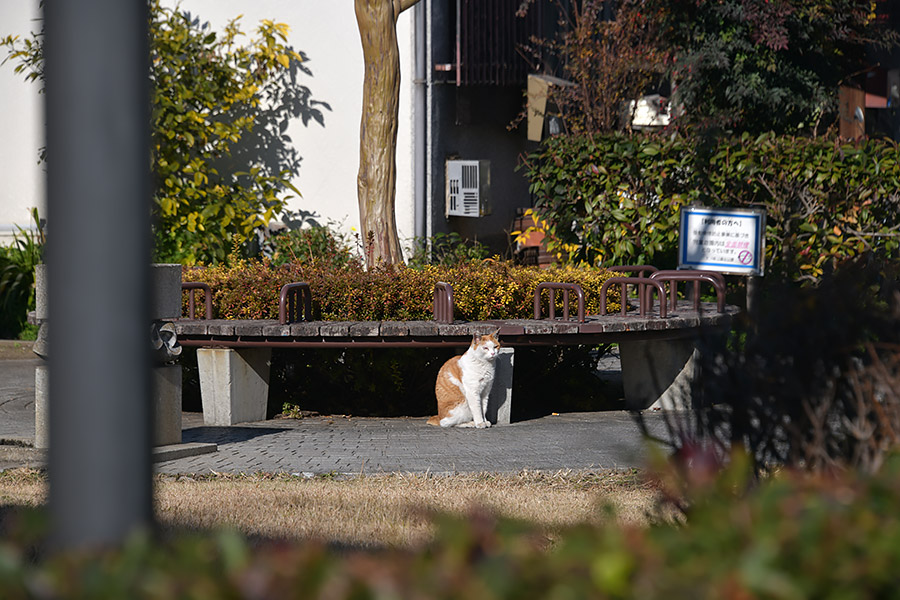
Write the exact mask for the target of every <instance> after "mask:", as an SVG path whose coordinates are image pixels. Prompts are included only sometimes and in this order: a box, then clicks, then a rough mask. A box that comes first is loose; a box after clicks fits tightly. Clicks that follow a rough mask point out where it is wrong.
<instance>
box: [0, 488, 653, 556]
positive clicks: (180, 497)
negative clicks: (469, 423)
mask: <svg viewBox="0 0 900 600" xmlns="http://www.w3.org/2000/svg"><path fill="white" fill-rule="evenodd" d="M46 487H47V482H46V478H45V477H44V476H43V475H42V474H41V473H39V472H36V471H27V470H18V471H10V472H7V473H2V474H0V506H2V505H30V506H34V505H39V504H41V503H42V502H44V499H45V494H46ZM656 500H657V494H656V491H655V490H654V489H653V488H652V486H650V485H648V484H646V483H644V482H643V480H642V479H641V477H640V476H639V475H638V474H636V473H634V472H620V471H601V472H596V471H592V472H584V471H560V472H557V473H540V472H523V473H520V474H518V475H492V474H479V475H455V476H427V475H409V474H406V475H404V474H394V475H377V476H364V477H353V478H337V479H335V478H328V477H316V478H312V479H303V478H298V477H289V476H285V475H268V474H256V475H247V476H245V475H240V476H228V475H216V476H209V477H183V476H182V477H168V476H160V477H158V478H157V479H156V515H157V520H158V521H159V523H160V524H161V525H162V526H163V527H165V528H172V529H185V528H186V529H209V528H215V527H231V528H236V529H238V530H240V531H242V532H244V533H245V534H248V535H251V536H260V537H265V538H284V539H320V540H324V541H326V542H329V543H336V544H346V545H352V546H384V545H387V546H397V547H415V546H418V545H420V544H422V543H424V542H427V541H428V540H429V539H431V537H432V536H433V531H434V530H433V525H432V522H431V518H430V515H431V513H433V512H449V513H455V514H465V513H467V512H469V511H470V510H472V509H474V508H484V509H487V510H489V511H490V512H492V513H494V514H497V515H500V516H503V517H510V518H514V519H519V520H524V521H529V522H532V523H534V524H535V525H537V526H538V527H539V528H540V529H541V530H543V531H545V532H546V534H547V535H548V536H549V537H550V538H553V537H554V533H555V532H556V531H558V530H559V529H560V528H563V527H565V526H568V525H574V524H577V523H601V522H604V521H607V520H609V519H610V518H614V519H616V520H617V521H619V522H621V523H632V524H645V523H647V522H648V521H649V517H648V515H649V514H650V513H651V511H652V510H653V508H654V506H655V503H656ZM609 507H611V508H612V509H613V513H612V514H614V515H615V516H613V517H611V516H610V514H611V513H610V511H609V510H607V508H609Z"/></svg>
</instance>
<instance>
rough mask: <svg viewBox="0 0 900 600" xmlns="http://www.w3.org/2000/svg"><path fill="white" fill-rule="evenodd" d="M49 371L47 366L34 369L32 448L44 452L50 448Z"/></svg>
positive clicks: (43, 365)
mask: <svg viewBox="0 0 900 600" xmlns="http://www.w3.org/2000/svg"><path fill="white" fill-rule="evenodd" d="M49 391H50V371H49V369H48V368H47V364H46V363H44V364H42V365H38V366H37V367H35V369H34V447H35V448H39V449H42V450H46V449H47V448H49V447H50V413H49V412H48V410H47V409H48V404H49V403H48V398H49V396H50V394H49Z"/></svg>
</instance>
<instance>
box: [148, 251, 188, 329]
mask: <svg viewBox="0 0 900 600" xmlns="http://www.w3.org/2000/svg"><path fill="white" fill-rule="evenodd" d="M150 268H151V280H150V281H151V291H152V293H151V296H150V298H151V300H152V304H151V305H150V319H151V320H153V321H158V320H160V319H177V318H179V317H180V316H181V265H177V264H176V265H171V264H154V265H151V266H150Z"/></svg>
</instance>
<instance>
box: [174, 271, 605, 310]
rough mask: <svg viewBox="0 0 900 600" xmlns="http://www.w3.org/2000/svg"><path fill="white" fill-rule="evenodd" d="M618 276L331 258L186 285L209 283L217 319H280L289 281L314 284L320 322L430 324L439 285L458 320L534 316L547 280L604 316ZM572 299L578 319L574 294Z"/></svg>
mask: <svg viewBox="0 0 900 600" xmlns="http://www.w3.org/2000/svg"><path fill="white" fill-rule="evenodd" d="M612 276H613V274H612V273H608V272H606V271H604V270H599V269H592V268H588V267H576V266H567V267H555V268H550V269H539V268H537V267H525V266H517V265H514V264H512V263H511V262H506V261H493V260H486V261H470V262H467V263H461V264H459V265H457V266H453V267H444V266H437V265H426V266H425V267H423V268H421V269H412V268H409V267H406V266H403V265H380V266H378V267H375V268H374V269H369V270H366V269H365V268H364V267H363V266H362V265H361V264H360V263H359V262H355V261H354V262H350V263H348V264H347V265H345V266H336V265H334V264H330V263H329V262H328V261H324V260H315V261H312V262H309V263H285V264H283V265H280V266H275V265H273V264H272V263H271V262H269V261H267V260H262V261H259V260H253V259H251V260H235V261H234V264H230V265H214V266H210V267H205V268H199V267H197V268H189V269H185V271H184V273H183V279H184V281H204V282H206V283H208V284H209V285H210V286H211V288H212V291H213V305H214V308H213V310H214V313H215V315H216V318H220V319H275V318H277V317H278V296H279V293H280V291H281V288H282V287H283V286H284V285H285V284H286V283H291V282H296V281H305V282H307V283H309V284H310V288H311V291H312V301H313V313H314V315H315V316H316V318H320V319H324V320H332V321H382V320H400V321H407V320H411V321H414V320H431V319H432V318H433V316H434V315H433V302H434V284H435V282H437V281H446V282H448V283H450V284H451V285H452V286H453V298H454V312H455V316H456V318H457V319H463V320H467V321H481V320H488V319H521V318H531V317H532V316H533V315H534V290H535V288H536V287H537V284H538V283H540V282H544V281H558V282H564V283H577V284H579V285H581V286H582V288H583V289H584V293H585V310H586V312H587V313H588V314H599V312H600V303H599V302H600V288H601V287H602V286H603V282H605V281H606V280H607V279H608V278H610V277H612ZM545 298H546V294H545ZM184 301H185V303H186V302H187V296H185V298H184ZM570 301H571V302H572V306H571V307H570V310H571V311H572V312H573V313H574V311H575V305H574V295H573V298H572V299H571V300H570ZM185 307H186V304H185ZM186 310H187V309H186V308H185V313H184V314H187V313H186ZM561 310H562V295H561V294H557V311H561ZM607 310H608V311H609V312H615V311H617V310H619V304H618V290H616V289H610V290H609V294H608V297H607ZM201 314H202V312H201Z"/></svg>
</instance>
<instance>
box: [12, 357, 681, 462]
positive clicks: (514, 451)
mask: <svg viewBox="0 0 900 600" xmlns="http://www.w3.org/2000/svg"><path fill="white" fill-rule="evenodd" d="M9 344H10V342H0V440H2V441H3V443H2V444H0V469H5V468H11V467H16V466H25V465H29V466H42V465H43V464H45V457H44V456H43V453H40V452H37V451H34V450H33V449H31V448H29V447H28V446H29V445H30V444H32V443H33V440H34V368H35V366H36V365H38V364H39V363H40V361H39V360H37V359H33V358H30V357H29V356H28V353H27V350H26V351H23V352H19V353H18V355H16V356H15V357H10V356H9V352H4V348H3V347H4V346H7V345H9ZM645 416H646V417H647V420H648V421H649V422H650V424H651V426H652V427H653V429H654V430H655V431H657V432H662V431H664V426H663V423H662V418H661V415H660V414H658V413H647V414H646V415H645ZM182 441H183V442H184V443H186V444H190V443H215V444H217V448H218V450H217V451H216V452H212V453H208V454H202V455H197V456H189V457H185V458H178V459H174V460H165V461H162V462H157V463H156V464H155V470H156V471H157V472H160V473H168V474H178V473H196V474H204V473H210V472H219V473H253V472H283V473H291V474H302V475H307V476H313V475H320V474H330V473H333V474H360V473H366V474H375V473H387V472H409V473H426V472H428V473H433V474H449V473H462V472H497V473H505V472H518V471H521V470H523V469H528V470H560V469H606V468H630V467H640V466H642V465H643V464H644V460H645V457H646V449H647V443H646V442H645V441H644V440H643V439H642V437H641V434H640V432H639V430H638V428H637V425H636V424H635V422H634V419H633V418H632V416H631V415H629V414H628V413H625V412H619V411H614V412H586V413H566V414H561V415H552V416H546V417H542V418H539V419H532V420H528V421H521V422H514V423H513V424H511V425H508V426H503V427H492V428H490V429H484V430H476V429H455V428H454V429H442V428H439V427H432V426H428V425H426V424H425V418H420V417H417V418H362V417H350V418H347V417H338V416H334V417H327V416H317V417H307V418H304V419H300V420H295V419H275V420H268V421H260V422H256V423H247V424H241V425H237V426H231V427H207V426H204V425H203V418H202V415H200V414H198V413H183V431H182Z"/></svg>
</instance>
